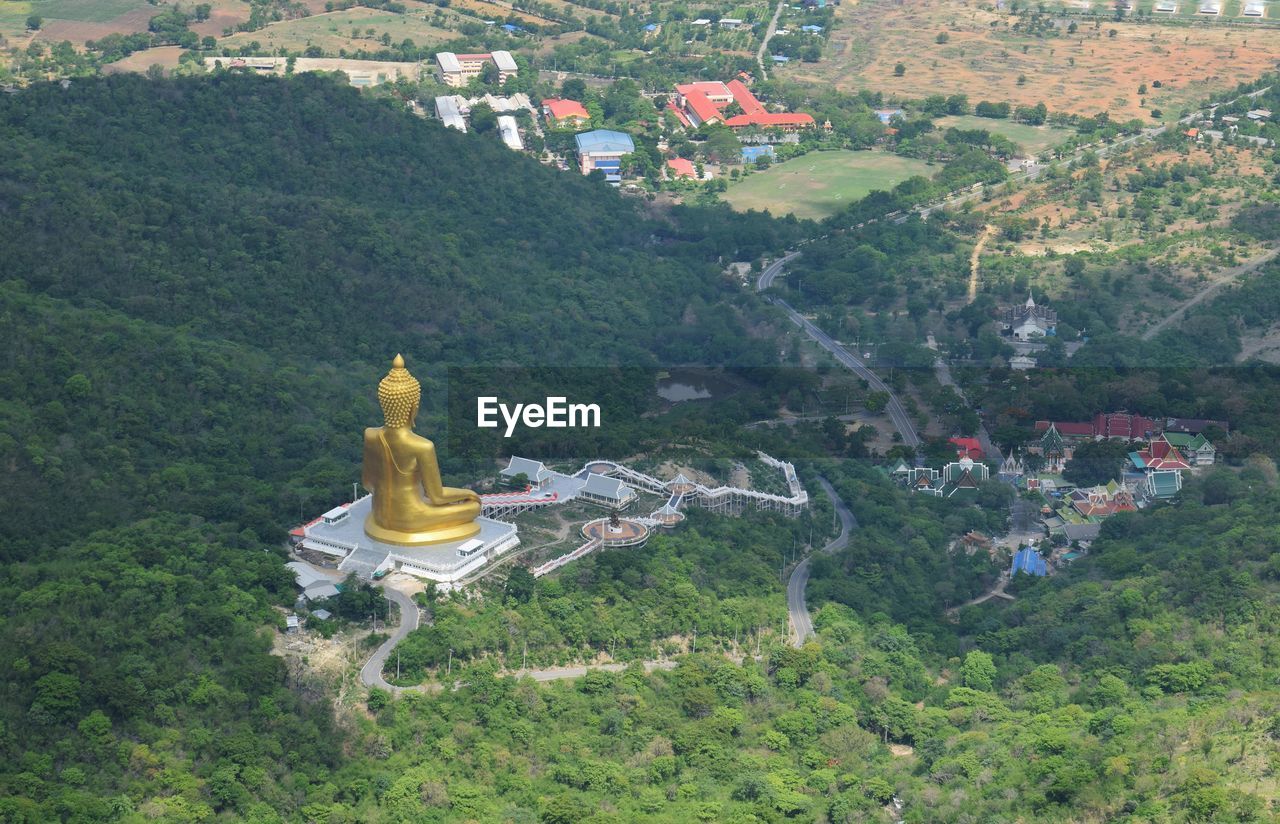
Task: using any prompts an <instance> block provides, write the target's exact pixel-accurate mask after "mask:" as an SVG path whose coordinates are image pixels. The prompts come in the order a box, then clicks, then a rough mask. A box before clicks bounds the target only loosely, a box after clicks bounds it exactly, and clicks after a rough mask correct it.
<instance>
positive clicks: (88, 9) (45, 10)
mask: <svg viewBox="0 0 1280 824" xmlns="http://www.w3.org/2000/svg"><path fill="white" fill-rule="evenodd" d="M159 13H160V9H159V8H157V7H156V6H153V5H150V4H148V3H146V2H143V0H29V1H28V2H11V1H10V0H0V36H4V37H6V38H12V39H13V40H16V41H20V42H24V41H25V38H27V37H28V33H27V31H26V28H27V25H26V24H27V17H28V16H30V15H33V14H34V15H37V16H39V17H41V18H43V19H44V25H43V26H42V27H41V28H40V31H38V32H36V34H35V39H37V40H43V41H45V42H50V43H57V42H61V41H63V40H70V41H71V42H72V43H83V42H85V41H86V40H94V39H96V38H99V37H105V36H106V35H108V34H112V33H113V32H118V33H120V34H130V33H132V32H136V31H146V28H147V22H148V21H149V20H150V19H151V18H152V17H153V16H155V15H157V14H159Z"/></svg>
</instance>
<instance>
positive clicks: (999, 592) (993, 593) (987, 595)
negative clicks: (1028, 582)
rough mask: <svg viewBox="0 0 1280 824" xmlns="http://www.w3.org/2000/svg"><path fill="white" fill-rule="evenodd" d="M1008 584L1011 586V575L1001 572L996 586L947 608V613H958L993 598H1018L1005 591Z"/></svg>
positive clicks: (952, 614) (1007, 599)
mask: <svg viewBox="0 0 1280 824" xmlns="http://www.w3.org/2000/svg"><path fill="white" fill-rule="evenodd" d="M1007 586H1009V575H1008V573H1004V574H1001V576H1000V580H999V581H996V585H995V586H993V587H992V588H991V589H989V590H988V591H986V592H984V593H982V594H981V595H979V596H978V597H977V598H971V599H969V600H968V601H965V602H964V603H963V604H960V605H959V606H954V607H952V608H951V609H949V610H947V615H951V616H954V615H955V614H956V613H958V612H959V611H960V610H962V609H964V608H965V607H971V606H974V605H975V604H981V603H983V602H984V601H990V600H991V599H992V598H1003V599H1004V600H1006V601H1016V600H1018V599H1017V598H1014V597H1013V596H1012V595H1009V594H1008V593H1007V592H1005V591H1004V588H1005V587H1007Z"/></svg>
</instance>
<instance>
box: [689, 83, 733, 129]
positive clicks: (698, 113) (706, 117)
mask: <svg viewBox="0 0 1280 824" xmlns="http://www.w3.org/2000/svg"><path fill="white" fill-rule="evenodd" d="M684 113H685V114H686V115H688V117H689V120H690V121H692V122H693V124H694V125H696V126H701V125H702V124H703V123H716V122H719V121H721V120H723V119H724V118H722V117H721V116H720V110H719V109H718V108H716V105H715V104H714V103H712V102H711V98H709V97H707V96H706V95H705V94H703V93H702V92H700V91H698V90H696V89H695V90H693V91H691V92H689V93H688V94H686V95H684Z"/></svg>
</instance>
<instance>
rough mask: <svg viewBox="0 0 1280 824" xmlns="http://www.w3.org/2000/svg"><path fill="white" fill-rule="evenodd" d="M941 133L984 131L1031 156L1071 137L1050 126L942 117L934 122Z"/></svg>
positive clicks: (1067, 133)
mask: <svg viewBox="0 0 1280 824" xmlns="http://www.w3.org/2000/svg"><path fill="white" fill-rule="evenodd" d="M933 123H934V125H935V126H936V127H937V128H938V130H939V131H945V130H947V129H950V128H952V127H954V128H957V129H983V130H985V131H988V132H991V133H992V134H999V135H1004V136H1005V137H1007V138H1009V139H1010V140H1012V141H1013V142H1014V143H1017V144H1018V146H1020V147H1021V148H1022V150H1023V151H1024V152H1026V153H1027V154H1029V155H1038V154H1040V153H1041V152H1043V151H1044V150H1045V149H1052V148H1053V147H1054V146H1057V145H1058V144H1059V143H1062V142H1063V141H1065V140H1066V139H1067V138H1068V137H1070V136H1071V132H1070V131H1068V130H1067V129H1054V128H1052V127H1049V126H1028V125H1027V124H1025V123H1014V122H1012V121H1009V120H999V119H995V118H990V117H974V116H973V115H964V116H963V117H956V116H951V117H940V118H938V119H937V120H935V121H933Z"/></svg>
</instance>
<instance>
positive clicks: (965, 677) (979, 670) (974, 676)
mask: <svg viewBox="0 0 1280 824" xmlns="http://www.w3.org/2000/svg"><path fill="white" fill-rule="evenodd" d="M995 680H996V665H995V662H994V661H992V660H991V656H990V655H988V654H987V653H985V652H983V651H981V650H974V651H972V652H970V653H969V654H968V655H966V656H965V657H964V663H963V664H962V665H961V666H960V681H961V683H963V684H964V685H965V686H966V687H968V688H969V689H974V690H979V691H981V692H988V691H990V690H991V687H992V685H993V684H994V683H995Z"/></svg>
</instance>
